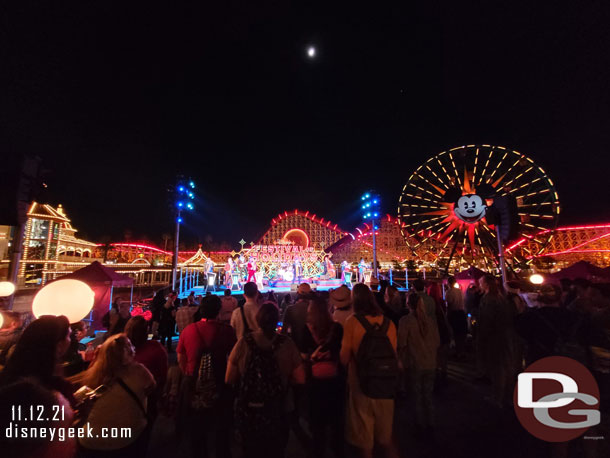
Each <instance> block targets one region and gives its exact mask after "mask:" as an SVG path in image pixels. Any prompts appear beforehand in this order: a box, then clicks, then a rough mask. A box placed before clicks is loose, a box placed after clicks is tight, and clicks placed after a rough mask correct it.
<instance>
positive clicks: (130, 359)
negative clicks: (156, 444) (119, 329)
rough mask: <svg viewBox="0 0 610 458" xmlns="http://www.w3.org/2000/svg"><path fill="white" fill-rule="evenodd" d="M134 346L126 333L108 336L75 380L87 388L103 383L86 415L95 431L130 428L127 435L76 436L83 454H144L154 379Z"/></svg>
mask: <svg viewBox="0 0 610 458" xmlns="http://www.w3.org/2000/svg"><path fill="white" fill-rule="evenodd" d="M134 354H135V351H134V348H133V345H132V344H131V342H130V340H129V339H128V338H127V336H126V335H125V334H115V335H113V336H110V337H109V338H108V339H106V341H105V342H104V343H103V344H102V345H101V347H100V349H99V352H98V354H97V358H96V359H95V361H94V362H93V363H92V364H91V366H89V369H87V370H86V371H85V372H83V373H81V374H79V375H77V376H76V377H75V378H74V380H75V381H78V382H80V383H81V384H82V385H85V386H88V387H89V388H93V389H95V388H98V387H99V386H100V385H104V386H105V387H106V390H105V391H104V393H103V394H102V395H101V396H100V398H99V399H97V400H96V401H95V404H93V408H92V409H91V412H89V415H88V417H87V423H88V424H89V427H90V428H92V429H93V430H94V431H101V430H102V428H118V431H124V429H122V428H129V429H130V431H131V434H130V435H129V437H117V438H102V437H101V436H102V435H101V434H100V435H99V437H97V435H96V434H93V437H83V438H79V443H80V445H81V448H82V452H83V456H85V457H102V456H104V457H129V456H144V455H145V453H146V446H147V442H148V437H147V434H146V431H147V426H148V418H147V398H148V395H149V394H150V393H152V392H153V390H154V388H155V380H154V378H153V376H152V375H151V373H150V372H149V371H148V369H146V368H145V367H144V366H143V365H142V364H140V363H138V362H136V361H135V360H134Z"/></svg>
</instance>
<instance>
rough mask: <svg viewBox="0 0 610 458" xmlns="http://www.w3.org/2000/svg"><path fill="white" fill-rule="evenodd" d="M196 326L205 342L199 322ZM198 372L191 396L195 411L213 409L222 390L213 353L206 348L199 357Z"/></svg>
mask: <svg viewBox="0 0 610 458" xmlns="http://www.w3.org/2000/svg"><path fill="white" fill-rule="evenodd" d="M195 326H196V327H197V333H198V334H199V338H200V341H201V343H203V338H202V337H201V332H200V331H199V326H197V324H195ZM196 374H197V379H196V380H195V386H194V389H193V396H192V398H191V408H192V409H193V410H195V411H202V410H206V409H211V408H212V407H214V406H215V405H216V402H217V401H218V398H220V390H219V386H218V384H217V383H216V375H215V373H214V364H213V358H212V354H211V353H210V352H209V351H207V350H205V349H204V350H203V351H202V353H201V357H200V358H199V366H198V370H197V372H196Z"/></svg>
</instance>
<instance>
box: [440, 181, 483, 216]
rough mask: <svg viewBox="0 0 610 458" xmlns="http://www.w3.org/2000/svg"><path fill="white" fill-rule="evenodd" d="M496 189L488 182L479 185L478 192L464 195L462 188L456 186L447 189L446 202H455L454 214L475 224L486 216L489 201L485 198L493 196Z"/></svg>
mask: <svg viewBox="0 0 610 458" xmlns="http://www.w3.org/2000/svg"><path fill="white" fill-rule="evenodd" d="M494 194H495V190H494V189H493V187H492V186H490V185H488V184H482V185H479V186H477V189H476V194H465V195H462V189H460V188H457V187H454V188H450V189H449V190H447V192H446V193H445V195H444V199H443V200H445V201H446V202H451V203H453V214H454V215H455V216H456V217H457V218H458V219H460V220H462V221H464V222H465V223H468V224H474V223H476V222H477V221H480V220H482V219H483V218H484V217H485V213H486V211H487V203H486V201H485V199H488V198H491V197H492V196H493V195H494Z"/></svg>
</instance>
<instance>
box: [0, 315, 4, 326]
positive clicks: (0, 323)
mask: <svg viewBox="0 0 610 458" xmlns="http://www.w3.org/2000/svg"><path fill="white" fill-rule="evenodd" d="M2 326H4V315H2V313H0V329H1V328H2Z"/></svg>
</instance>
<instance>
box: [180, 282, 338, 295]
mask: <svg viewBox="0 0 610 458" xmlns="http://www.w3.org/2000/svg"><path fill="white" fill-rule="evenodd" d="M301 283H309V285H310V286H311V289H312V290H313V291H329V290H331V289H336V288H338V287H340V286H341V285H342V284H343V283H342V282H341V280H339V279H331V280H315V281H311V282H307V281H303V282H301ZM297 287H298V284H297V283H290V282H277V283H275V284H274V286H269V285H265V286H264V287H263V289H259V291H260V292H261V293H263V294H264V293H268V292H269V291H273V292H274V293H290V292H293V293H296V288H297ZM225 289H226V288H225V287H224V286H216V291H214V288H213V287H211V288H210V292H211V293H212V294H215V295H217V296H222V295H224V292H225ZM191 291H193V292H194V293H195V296H205V294H206V287H205V286H196V287H194V288H191V289H189V290H187V291H184V292H182V293H181V294H180V295H179V297H180V299H183V298H185V297H187V296H188V295H189V294H190V293H191ZM243 293H244V290H243V289H239V290H238V289H234V290H232V291H231V294H234V295H236V296H239V295H242V294H243Z"/></svg>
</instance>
